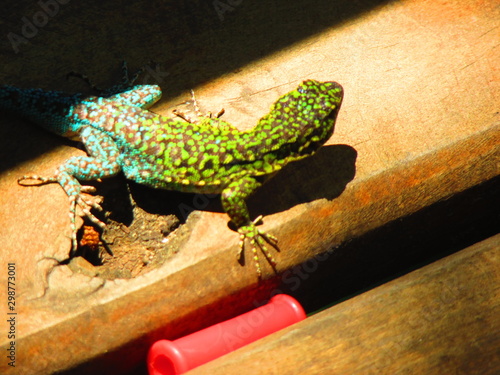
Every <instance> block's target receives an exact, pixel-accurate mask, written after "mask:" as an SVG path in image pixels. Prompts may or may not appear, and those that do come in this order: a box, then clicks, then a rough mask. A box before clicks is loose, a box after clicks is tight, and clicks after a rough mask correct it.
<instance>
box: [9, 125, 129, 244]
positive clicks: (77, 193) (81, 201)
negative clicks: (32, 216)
mask: <svg viewBox="0 0 500 375" xmlns="http://www.w3.org/2000/svg"><path fill="white" fill-rule="evenodd" d="M80 135H81V139H82V142H83V143H84V145H85V147H86V149H87V152H88V154H89V156H75V157H72V158H70V159H68V160H67V161H66V162H65V163H64V164H63V165H61V166H60V167H59V168H58V169H57V170H56V172H55V173H54V176H52V177H40V176H23V177H21V178H20V179H19V180H18V183H19V184H20V185H23V186H31V185H33V184H29V183H27V182H26V180H36V181H38V182H39V183H40V184H46V183H51V182H57V183H59V185H61V187H62V188H63V189H64V191H65V192H66V194H67V195H68V198H69V203H70V210H69V216H70V221H71V251H72V252H74V251H75V250H76V248H77V241H76V234H77V229H76V206H77V205H78V206H80V207H81V208H82V211H83V213H84V214H85V216H87V217H88V218H89V219H90V220H91V221H92V222H93V223H95V224H97V225H99V226H100V227H104V223H102V222H101V221H100V220H99V219H97V218H96V217H95V216H94V215H93V214H92V212H91V211H90V210H91V209H92V208H95V209H98V210H101V207H100V205H99V204H98V203H97V202H95V201H92V200H88V199H85V198H84V196H83V195H82V193H90V192H93V191H94V190H95V189H94V188H93V187H91V186H82V185H81V184H80V182H78V179H80V180H95V179H99V178H102V177H108V176H112V175H114V174H116V173H118V172H119V171H120V169H121V167H120V164H119V163H118V157H119V155H120V153H119V149H118V147H117V146H116V144H115V143H114V141H113V140H112V139H111V138H110V137H109V136H108V135H106V134H105V133H103V132H100V131H98V130H96V129H94V128H92V127H90V126H87V127H84V128H83V129H82V131H81V134H80Z"/></svg>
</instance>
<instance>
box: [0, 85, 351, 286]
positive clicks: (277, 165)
mask: <svg viewBox="0 0 500 375" xmlns="http://www.w3.org/2000/svg"><path fill="white" fill-rule="evenodd" d="M160 97H161V90H160V89H159V87H158V86H153V85H137V86H133V87H130V88H128V89H127V90H123V91H122V92H117V93H113V95H109V96H106V97H94V96H91V97H84V96H83V95H73V96H68V95H65V94H63V93H59V92H51V91H46V92H44V91H43V90H39V89H19V88H15V87H12V86H3V87H0V109H6V110H12V111H14V112H17V113H20V114H22V115H23V116H25V117H26V118H28V119H29V120H31V121H34V122H36V123H37V124H39V125H42V126H44V127H45V128H46V129H48V130H51V131H53V132H55V133H57V134H60V135H63V136H67V137H69V136H71V137H72V138H76V139H79V140H81V141H82V142H83V144H84V145H85V148H86V149H87V152H88V156H85V157H74V158H71V159H69V160H68V161H67V162H66V163H65V164H64V165H61V167H60V168H59V169H58V170H57V171H56V172H55V174H54V176H52V177H49V178H47V177H39V176H24V177H22V178H20V179H19V183H21V184H23V185H31V184H28V183H27V182H26V181H27V180H36V181H38V182H39V183H51V182H57V183H59V184H60V185H61V186H62V187H63V189H64V190H65V192H66V194H67V195H68V197H69V200H70V218H71V228H72V248H73V250H74V249H75V248H76V225H75V216H76V205H79V206H80V207H81V208H82V209H83V212H84V214H85V215H86V216H87V217H89V219H91V220H92V221H93V222H94V223H96V224H98V225H102V226H103V225H104V224H103V223H101V222H100V221H99V220H98V219H97V218H96V217H95V216H94V215H93V214H92V213H91V212H90V210H91V209H92V208H97V209H100V206H99V205H98V204H97V203H94V202H90V201H88V200H86V199H85V198H84V197H83V195H82V194H81V193H82V192H89V191H90V189H88V187H85V186H81V185H80V183H79V182H78V180H91V179H97V178H103V177H107V176H111V175H114V174H116V173H118V172H119V171H120V170H121V171H123V172H124V174H125V176H126V177H127V178H128V179H130V180H133V181H136V182H138V183H140V184H144V185H148V186H151V187H153V188H163V189H169V190H179V191H183V192H195V193H220V194H221V202H222V206H223V208H224V210H225V212H226V213H227V214H228V215H229V217H230V219H231V221H232V222H233V223H234V224H235V226H236V228H237V230H238V233H239V235H240V246H239V251H238V257H240V256H241V254H242V251H243V250H244V246H245V240H249V242H250V245H251V249H252V254H253V255H252V257H253V259H254V261H255V263H256V267H257V274H258V275H259V277H260V276H261V267H260V263H259V257H258V250H259V249H260V250H261V251H262V252H263V253H264V255H265V257H266V258H267V260H268V261H269V263H270V264H271V265H272V266H273V267H275V266H276V262H275V260H274V258H273V256H272V255H271V254H270V252H269V251H268V249H267V245H268V244H271V245H272V246H274V247H276V245H277V240H276V238H275V237H273V236H271V235H268V234H265V233H263V232H261V231H260V230H259V229H258V228H257V226H256V224H257V223H258V222H259V221H260V219H261V217H258V218H257V219H255V220H253V221H252V220H251V219H250V216H249V213H248V209H247V205H246V202H245V201H246V199H247V198H248V197H249V196H250V195H251V194H252V193H253V192H254V191H255V190H256V189H258V188H259V186H261V183H262V181H263V180H265V179H266V178H268V177H270V176H272V175H273V174H274V173H275V172H277V171H278V170H280V169H281V168H282V167H283V166H285V165H286V164H288V163H289V162H293V161H295V160H300V159H302V158H304V157H307V156H310V155H312V154H314V152H315V151H316V150H317V149H318V148H319V147H321V146H322V145H323V144H324V143H325V142H326V141H327V140H328V139H329V138H330V136H331V135H332V133H333V130H334V125H335V121H336V117H337V114H338V111H339V109H340V105H341V103H342V98H343V89H342V87H341V86H340V85H339V84H338V83H336V82H318V81H315V80H307V81H304V82H303V83H302V84H300V85H299V86H298V87H297V88H296V89H295V90H293V91H291V92H289V93H288V94H285V95H283V96H282V97H281V98H279V99H278V100H277V101H276V102H275V103H274V104H273V105H272V107H271V109H270V111H269V113H268V114H267V115H265V116H264V117H263V118H261V119H260V120H259V122H258V123H257V125H256V126H255V127H254V128H253V129H251V130H249V131H245V132H242V131H239V130H237V129H236V128H234V127H233V126H232V125H230V124H229V123H227V122H225V121H223V120H221V119H219V118H212V117H200V118H199V119H198V122H196V123H191V122H187V121H184V120H181V119H179V118H168V117H165V116H161V115H158V114H155V113H153V112H151V111H149V108H150V107H151V106H152V105H153V104H154V103H155V102H157V101H158V100H159V99H160ZM30 103H32V104H33V105H30ZM263 177H264V178H263Z"/></svg>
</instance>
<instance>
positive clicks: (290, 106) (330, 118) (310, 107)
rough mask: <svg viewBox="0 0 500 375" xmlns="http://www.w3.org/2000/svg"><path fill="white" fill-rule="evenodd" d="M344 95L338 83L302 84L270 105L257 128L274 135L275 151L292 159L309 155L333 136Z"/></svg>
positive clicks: (313, 82)
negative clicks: (277, 149) (276, 149)
mask: <svg viewBox="0 0 500 375" xmlns="http://www.w3.org/2000/svg"><path fill="white" fill-rule="evenodd" d="M343 93H344V91H343V89H342V86H340V85H339V84H338V83H337V82H319V81H315V80H307V81H304V82H302V83H301V84H300V85H299V86H298V87H297V88H296V89H295V90H293V91H291V92H289V93H288V94H285V95H283V96H282V97H281V98H279V99H278V100H277V101H276V102H275V103H274V104H273V106H272V107H271V111H270V112H269V114H268V115H266V116H264V117H263V118H262V119H261V121H260V122H259V124H258V125H257V129H259V130H264V131H267V132H268V133H269V134H270V136H271V137H275V136H277V146H278V148H279V149H280V150H281V151H283V152H284V153H288V154H289V155H290V156H291V157H292V158H297V157H298V158H301V157H304V156H307V155H311V154H313V153H314V152H315V151H316V150H317V149H318V148H319V147H320V146H322V145H323V144H324V143H325V142H326V141H327V140H328V139H329V138H330V137H331V135H332V134H333V130H334V125H335V120H336V119H337V114H338V112H339V109H340V105H341V103H342V98H343ZM273 133H274V134H273ZM287 150H288V151H287ZM293 155H294V156H293Z"/></svg>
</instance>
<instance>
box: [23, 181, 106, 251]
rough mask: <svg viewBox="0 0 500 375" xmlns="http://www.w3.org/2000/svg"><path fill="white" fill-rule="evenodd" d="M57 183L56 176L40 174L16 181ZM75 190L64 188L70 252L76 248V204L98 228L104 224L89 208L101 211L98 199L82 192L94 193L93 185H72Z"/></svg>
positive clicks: (36, 184)
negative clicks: (69, 227) (67, 209)
mask: <svg viewBox="0 0 500 375" xmlns="http://www.w3.org/2000/svg"><path fill="white" fill-rule="evenodd" d="M54 182H57V183H59V182H60V181H59V179H58V178H57V177H40V176H36V175H33V176H23V177H21V178H19V179H18V180H17V183H18V184H19V185H21V186H39V185H45V184H49V183H54ZM73 187H76V189H75V190H66V189H65V191H66V193H67V194H68V198H69V219H70V223H71V253H74V252H75V251H76V249H77V239H76V237H77V232H78V231H77V228H76V206H77V205H78V206H79V207H80V208H81V210H82V212H83V214H84V215H85V216H86V217H87V218H88V219H89V220H90V221H91V222H92V223H94V224H95V225H97V226H99V227H100V228H104V227H105V226H106V225H105V224H104V223H103V222H102V221H100V220H99V219H98V218H97V217H96V216H94V214H93V213H92V212H91V211H90V210H91V209H96V210H98V211H102V207H101V205H100V200H99V199H98V198H97V197H95V196H92V195H90V197H85V196H84V195H83V194H82V193H84V194H91V193H95V188H94V187H93V186H80V185H79V184H78V185H74V186H73Z"/></svg>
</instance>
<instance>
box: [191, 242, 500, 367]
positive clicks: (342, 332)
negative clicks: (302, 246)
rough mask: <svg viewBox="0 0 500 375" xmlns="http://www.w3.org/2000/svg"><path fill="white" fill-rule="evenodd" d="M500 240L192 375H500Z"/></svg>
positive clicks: (471, 249) (393, 283) (409, 276)
mask: <svg viewBox="0 0 500 375" xmlns="http://www.w3.org/2000/svg"><path fill="white" fill-rule="evenodd" d="M499 285H500V235H497V236H495V237H491V238H490V239H488V240H485V241H483V242H481V243H478V244H476V245H474V246H471V247H469V248H467V249H465V250H462V251H460V252H459V253H456V254H453V255H451V256H449V257H446V258H443V259H441V260H439V261H437V262H435V263H433V264H430V265H428V266H426V267H424V268H421V269H419V270H417V271H414V272H411V273H410V274H407V275H405V276H403V277H401V278H398V279H396V280H393V281H391V282H389V283H387V284H384V285H382V286H380V287H378V288H376V289H373V290H371V291H369V292H366V293H364V294H362V295H359V296H357V297H354V298H352V299H351V300H349V301H346V302H344V303H341V304H339V305H336V306H334V307H331V308H329V309H327V310H325V311H322V312H320V313H318V314H316V315H313V316H311V317H309V318H307V319H306V320H304V321H302V322H300V323H297V324H294V325H293V326H291V327H288V328H286V329H284V330H282V331H280V332H277V333H275V334H272V335H270V336H268V337H266V338H264V339H261V340H259V341H256V342H254V343H252V344H250V345H248V346H246V347H244V348H241V349H239V350H237V351H235V352H233V353H230V354H228V355H226V356H223V357H220V358H218V359H216V360H214V361H212V362H210V363H208V364H205V365H203V366H200V367H198V368H196V369H194V370H192V371H190V372H189V374H190V375H203V374H353V375H357V374H359V375H361V374H363V375H365V374H426V375H430V374H462V373H463V374H471V375H472V374H478V375H479V374H481V375H488V374H491V375H493V374H498V372H499V371H500V288H499Z"/></svg>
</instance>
